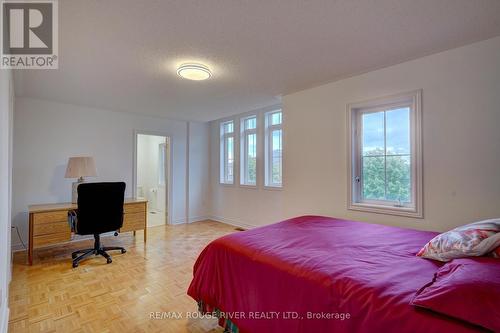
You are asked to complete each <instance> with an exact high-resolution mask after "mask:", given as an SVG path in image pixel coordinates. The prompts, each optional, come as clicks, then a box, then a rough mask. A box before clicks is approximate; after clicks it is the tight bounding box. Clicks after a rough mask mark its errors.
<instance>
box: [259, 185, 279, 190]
mask: <svg viewBox="0 0 500 333" xmlns="http://www.w3.org/2000/svg"><path fill="white" fill-rule="evenodd" d="M263 188H264V190H268V191H283V186H269V185H265V186H264V187H263Z"/></svg>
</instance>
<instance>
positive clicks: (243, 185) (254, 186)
mask: <svg viewBox="0 0 500 333" xmlns="http://www.w3.org/2000/svg"><path fill="white" fill-rule="evenodd" d="M240 187H241V188H249V189H252V190H256V189H257V185H256V184H240Z"/></svg>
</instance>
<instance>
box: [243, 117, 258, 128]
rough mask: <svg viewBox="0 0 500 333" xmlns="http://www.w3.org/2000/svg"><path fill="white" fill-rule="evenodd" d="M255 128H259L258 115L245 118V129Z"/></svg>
mask: <svg viewBox="0 0 500 333" xmlns="http://www.w3.org/2000/svg"><path fill="white" fill-rule="evenodd" d="M255 128H257V118H256V117H252V118H248V119H245V129H255Z"/></svg>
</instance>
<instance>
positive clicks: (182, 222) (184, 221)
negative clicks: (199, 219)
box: [171, 219, 186, 225]
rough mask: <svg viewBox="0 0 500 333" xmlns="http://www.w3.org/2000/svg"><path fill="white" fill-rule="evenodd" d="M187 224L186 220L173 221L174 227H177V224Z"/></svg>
mask: <svg viewBox="0 0 500 333" xmlns="http://www.w3.org/2000/svg"><path fill="white" fill-rule="evenodd" d="M184 223H186V219H177V220H173V219H172V223H171V224H173V225H177V224H184Z"/></svg>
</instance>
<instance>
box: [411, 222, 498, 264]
mask: <svg viewBox="0 0 500 333" xmlns="http://www.w3.org/2000/svg"><path fill="white" fill-rule="evenodd" d="M498 246H500V219H492V220H484V221H479V222H475V223H471V224H467V225H464V226H461V227H458V228H455V229H453V230H450V231H447V232H445V233H442V234H439V235H437V236H436V237H434V238H433V239H431V240H430V242H429V243H427V244H426V245H425V246H424V247H423V248H422V249H421V250H420V251H419V252H418V253H417V256H419V257H423V258H428V259H434V260H439V261H450V260H452V259H455V258H462V257H472V256H483V255H485V254H488V253H490V252H492V251H493V250H495V249H496V248H497V247H498Z"/></svg>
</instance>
